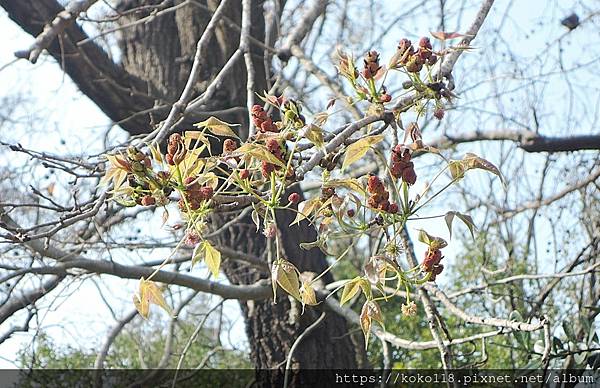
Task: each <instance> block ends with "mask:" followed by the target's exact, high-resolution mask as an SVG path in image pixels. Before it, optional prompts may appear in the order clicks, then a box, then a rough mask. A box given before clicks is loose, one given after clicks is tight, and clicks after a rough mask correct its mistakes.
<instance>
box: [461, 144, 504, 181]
mask: <svg viewBox="0 0 600 388" xmlns="http://www.w3.org/2000/svg"><path fill="white" fill-rule="evenodd" d="M462 161H463V164H464V166H465V167H466V169H467V170H471V169H475V168H478V169H482V170H485V171H489V172H491V173H492V174H494V175H496V176H498V177H499V178H500V181H501V182H502V184H503V185H506V182H505V180H504V177H503V176H502V174H501V173H500V170H498V167H496V166H494V165H493V164H492V163H491V162H489V161H487V160H485V159H483V158H481V157H479V156H477V155H475V154H472V153H470V152H469V153H467V154H466V155H465V156H464V157H463V160H462Z"/></svg>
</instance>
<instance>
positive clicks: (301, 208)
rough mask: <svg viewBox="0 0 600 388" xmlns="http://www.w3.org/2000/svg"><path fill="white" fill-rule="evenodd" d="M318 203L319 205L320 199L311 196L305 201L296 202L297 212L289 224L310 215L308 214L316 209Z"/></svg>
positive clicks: (293, 223)
mask: <svg viewBox="0 0 600 388" xmlns="http://www.w3.org/2000/svg"><path fill="white" fill-rule="evenodd" d="M320 205H321V200H320V199H319V197H315V198H311V199H308V200H306V201H302V202H300V203H299V204H298V213H297V214H296V218H295V219H294V221H293V222H292V223H291V224H290V226H292V225H296V224H297V223H299V222H300V221H302V220H303V219H305V218H308V217H310V215H311V214H312V213H313V212H314V211H315V210H316V209H318V208H319V206H320Z"/></svg>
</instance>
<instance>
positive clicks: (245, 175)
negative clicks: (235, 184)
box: [240, 169, 250, 179]
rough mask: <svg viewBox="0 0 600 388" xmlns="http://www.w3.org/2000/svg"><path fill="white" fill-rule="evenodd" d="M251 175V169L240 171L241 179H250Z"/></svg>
mask: <svg viewBox="0 0 600 388" xmlns="http://www.w3.org/2000/svg"><path fill="white" fill-rule="evenodd" d="M249 176H250V171H248V170H247V169H243V170H241V171H240V178H241V179H248V177H249Z"/></svg>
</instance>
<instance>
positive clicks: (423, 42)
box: [419, 36, 432, 50]
mask: <svg viewBox="0 0 600 388" xmlns="http://www.w3.org/2000/svg"><path fill="white" fill-rule="evenodd" d="M419 47H422V48H426V49H429V50H431V49H432V46H431V41H430V40H429V38H428V37H426V36H424V37H422V38H421V39H419Z"/></svg>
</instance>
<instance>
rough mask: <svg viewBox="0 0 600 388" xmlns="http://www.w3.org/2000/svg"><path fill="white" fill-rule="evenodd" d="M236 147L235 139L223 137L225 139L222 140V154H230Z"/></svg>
mask: <svg viewBox="0 0 600 388" xmlns="http://www.w3.org/2000/svg"><path fill="white" fill-rule="evenodd" d="M237 149H238V145H237V143H236V141H235V140H233V139H225V141H224V142H223V153H224V154H230V153H232V152H233V151H235V150H237Z"/></svg>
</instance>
